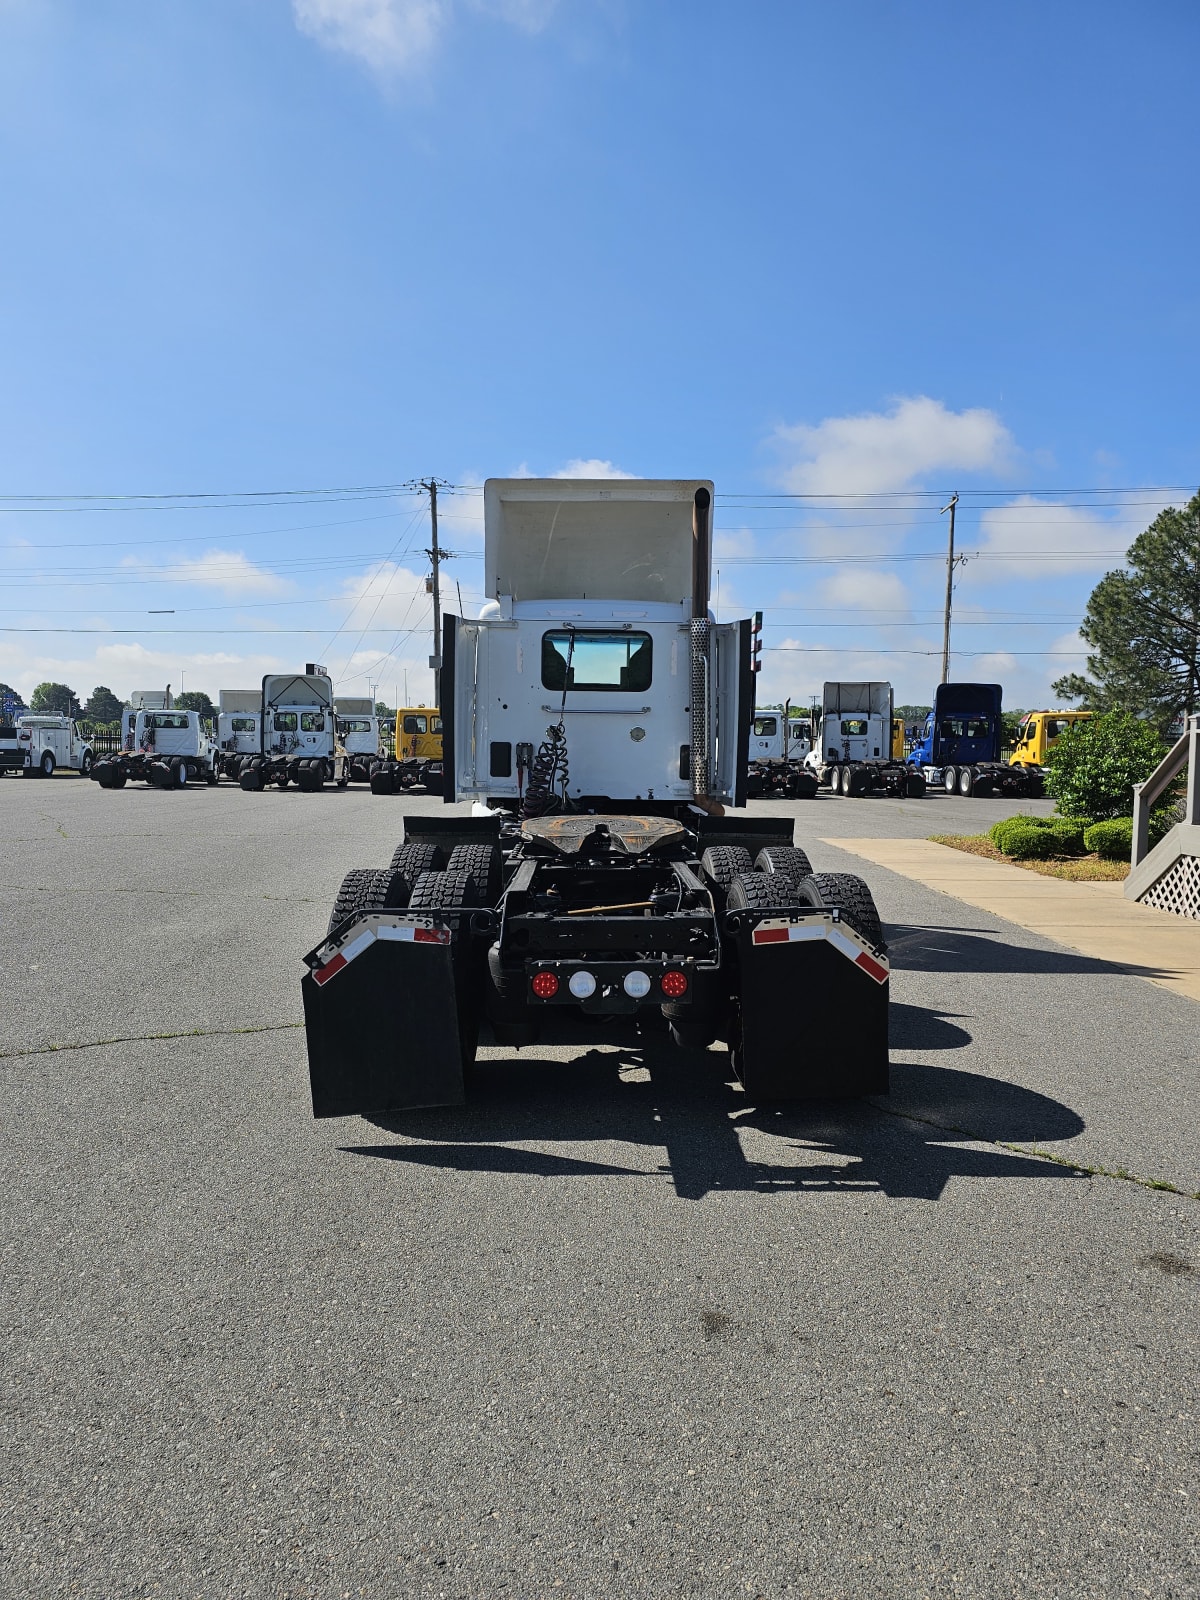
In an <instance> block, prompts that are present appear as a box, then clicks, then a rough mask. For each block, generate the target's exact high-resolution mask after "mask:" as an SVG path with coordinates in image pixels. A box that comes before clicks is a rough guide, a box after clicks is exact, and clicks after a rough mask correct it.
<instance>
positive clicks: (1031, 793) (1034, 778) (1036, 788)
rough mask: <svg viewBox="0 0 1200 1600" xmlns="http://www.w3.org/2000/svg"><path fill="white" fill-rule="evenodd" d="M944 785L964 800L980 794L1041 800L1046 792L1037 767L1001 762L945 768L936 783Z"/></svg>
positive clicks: (951, 792) (949, 792)
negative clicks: (1016, 765)
mask: <svg viewBox="0 0 1200 1600" xmlns="http://www.w3.org/2000/svg"><path fill="white" fill-rule="evenodd" d="M939 780H940V782H941V785H942V787H943V788H944V789H945V791H946V793H947V794H960V795H962V796H963V797H964V798H968V797H969V796H971V795H978V796H979V797H980V798H981V799H982V798H983V797H984V796H985V795H993V794H995V795H1003V796H1004V797H1005V799H1008V800H1015V799H1020V800H1038V799H1040V798H1041V796H1042V795H1043V794H1044V793H1045V791H1046V785H1045V781H1044V779H1043V777H1042V774H1041V772H1040V771H1039V770H1038V769H1037V768H1035V767H1010V766H1007V765H1005V763H1003V762H1001V761H979V762H975V763H973V764H972V765H970V766H955V765H953V764H951V765H950V766H948V767H943V768H942V769H941V771H940V774H939V776H938V777H937V778H935V779H934V780H933V781H934V782H937V781H939Z"/></svg>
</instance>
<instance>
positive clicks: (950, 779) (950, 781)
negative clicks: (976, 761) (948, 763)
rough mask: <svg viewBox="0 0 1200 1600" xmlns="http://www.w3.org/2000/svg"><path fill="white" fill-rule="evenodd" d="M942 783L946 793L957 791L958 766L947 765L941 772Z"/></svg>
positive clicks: (955, 792)
mask: <svg viewBox="0 0 1200 1600" xmlns="http://www.w3.org/2000/svg"><path fill="white" fill-rule="evenodd" d="M942 783H943V785H944V787H945V790H946V793H947V794H957V793H958V768H957V767H947V768H946V770H945V771H944V772H943V773H942Z"/></svg>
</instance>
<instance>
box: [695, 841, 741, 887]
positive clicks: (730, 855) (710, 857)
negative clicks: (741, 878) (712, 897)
mask: <svg viewBox="0 0 1200 1600" xmlns="http://www.w3.org/2000/svg"><path fill="white" fill-rule="evenodd" d="M753 870H754V864H753V862H752V861H751V859H750V852H749V850H744V849H743V848H742V846H741V845H740V844H710V845H709V847H708V849H707V850H705V852H704V854H703V855H702V856H701V857H700V872H701V875H702V876H703V878H704V880H705V882H706V883H708V884H710V885H711V886H712V887H713V888H714V889H715V890H716V891H717V896H718V898H719V899H724V897H725V894H726V892H727V890H728V888H729V885H730V884H731V883H732V882H733V880H734V879H735V878H736V877H737V876H738V874H739V873H741V872H752V871H753Z"/></svg>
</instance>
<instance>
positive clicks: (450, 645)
mask: <svg viewBox="0 0 1200 1600" xmlns="http://www.w3.org/2000/svg"><path fill="white" fill-rule="evenodd" d="M712 500H713V490H712V485H711V484H710V483H706V482H697V481H675V480H671V481H659V480H650V481H638V480H628V481H620V482H614V481H608V480H606V481H575V482H572V481H565V480H562V479H537V478H520V479H490V480H489V481H488V483H487V485H486V486H485V491H484V508H485V544H484V567H485V593H486V594H487V595H488V596H489V597H490V598H489V599H488V600H487V601H486V603H485V604H484V607H483V609H482V612H481V614H480V616H479V617H478V618H476V619H474V620H469V619H466V618H460V617H454V616H449V617H447V618H446V619H445V625H444V632H443V640H442V648H441V656H440V664H441V672H442V680H441V681H442V704H441V707H440V710H441V714H442V717H443V718H444V723H445V727H444V766H445V793H444V796H443V798H444V799H445V800H446V801H447V802H451V803H452V802H463V801H471V802H474V805H473V808H472V814H471V815H469V816H462V815H449V816H445V817H411V816H410V817H406V818H405V819H404V837H403V839H402V840H401V842H400V843H399V844H398V845H397V847H396V849H395V852H394V854H393V856H392V859H391V861H390V862H389V863H388V864H387V865H386V866H383V867H381V868H378V869H373V868H369V867H362V868H355V869H354V870H353V871H351V872H349V873H348V874H347V876H346V878H345V880H344V882H343V883H342V886H341V889H340V890H339V892H338V895H337V898H336V900H335V902H334V905H333V909H332V913H331V915H330V918H329V925H328V930H327V932H325V933H324V934H323V935H322V937H321V939H320V940H319V941H318V943H317V945H316V947H315V948H314V949H313V950H311V951H310V952H309V954H308V955H307V956H306V957H305V964H306V968H307V970H306V973H305V975H304V978H303V982H302V991H303V998H304V1013H305V1028H306V1035H307V1044H308V1062H309V1075H310V1082H311V1088H312V1099H313V1110H314V1114H315V1115H317V1116H344V1115H350V1114H368V1113H376V1112H383V1111H390V1110H397V1109H402V1108H405V1107H415V1106H435V1105H457V1104H460V1103H462V1102H463V1100H464V1098H465V1093H466V1088H465V1086H466V1084H467V1082H468V1078H469V1073H470V1069H471V1065H472V1063H473V1061H474V1057H475V1051H476V1044H477V1038H478V1030H479V1025H480V1019H481V1017H482V1018H485V1019H486V1021H487V1024H488V1026H489V1028H490V1031H491V1036H492V1038H493V1039H494V1040H495V1041H496V1042H497V1043H499V1044H500V1045H508V1046H520V1045H528V1044H533V1043H534V1042H535V1041H536V1040H537V1039H538V1038H539V1036H540V1035H541V1034H542V1032H543V1030H545V1031H547V1032H549V1031H551V1030H555V1032H556V1036H557V1035H558V1033H559V1031H561V1030H562V1029H563V1027H564V1026H569V1027H570V1028H572V1029H573V1031H574V1033H575V1034H576V1036H577V1037H579V1038H580V1040H581V1041H582V1040H586V1039H588V1038H589V1037H591V1038H596V1039H611V1038H612V1037H613V1034H612V1032H611V1031H608V1030H609V1028H610V1024H613V1023H614V1022H617V1023H619V1022H620V1021H621V1020H622V1019H623V1020H624V1021H626V1022H633V1023H637V1024H638V1025H639V1026H640V1028H641V1029H642V1030H643V1031H645V1032H653V1031H656V1030H661V1031H662V1032H664V1033H665V1032H666V1031H667V1030H669V1032H670V1037H671V1038H672V1039H673V1041H674V1042H675V1044H676V1045H678V1046H680V1047H681V1048H683V1049H684V1050H685V1051H692V1052H695V1054H694V1055H693V1057H692V1059H693V1060H694V1064H695V1069H696V1072H697V1075H698V1076H699V1075H701V1074H702V1073H705V1072H706V1058H705V1057H704V1056H703V1055H701V1054H700V1053H699V1052H701V1051H703V1050H704V1049H705V1048H706V1047H707V1046H708V1045H710V1044H711V1043H712V1042H713V1041H715V1040H721V1041H723V1042H724V1043H725V1045H726V1046H727V1047H728V1050H729V1053H730V1057H731V1059H732V1065H733V1068H734V1070H735V1071H736V1073H737V1075H738V1077H739V1078H740V1079H741V1082H742V1084H743V1086H744V1088H745V1091H746V1094H747V1096H748V1097H750V1098H751V1099H754V1100H778V1099H782V1100H789V1099H793V1098H804V1097H808V1096H829V1095H851V1096H855V1095H874V1094H880V1093H883V1092H885V1091H886V1089H887V1086H888V1042H887V1034H888V989H889V966H888V959H887V954H886V950H885V947H884V940H883V933H882V929H881V927H880V922H879V916H878V913H877V912H876V909H875V906H874V903H873V901H872V899H871V894H870V891H869V889H868V888H867V885H866V884H865V883H864V882H863V881H862V880H861V879H860V878H857V877H854V876H852V875H849V874H844V873H814V872H813V871H812V869H811V866H810V863H809V861H808V858H807V856H806V855H805V853H804V851H803V850H801V849H799V848H797V846H796V845H795V844H794V842H793V838H792V826H793V825H792V823H791V821H790V820H787V819H782V818H777V817H756V818H750V817H747V816H746V815H745V814H744V812H743V811H742V810H741V808H742V807H743V806H744V803H745V784H746V771H747V741H748V736H749V731H750V719H751V716H752V711H753V687H752V672H751V639H750V623H749V621H748V620H746V621H743V622H733V623H723V624H718V623H716V622H714V620H713V617H712V614H711V612H710V610H709V571H710V555H711V515H712ZM585 597H586V598H585ZM727 807H730V808H732V812H729V813H727V812H726V808H727ZM798 992H806V993H811V994H819V995H820V996H821V1005H820V1006H817V1007H812V1008H810V1013H809V1020H808V1022H807V1023H806V1026H805V1029H804V1031H803V1034H802V1035H797V1032H796V1029H795V1027H794V1006H793V1005H792V1004H791V1002H792V1000H793V999H794V996H795V995H796V994H797V993H798Z"/></svg>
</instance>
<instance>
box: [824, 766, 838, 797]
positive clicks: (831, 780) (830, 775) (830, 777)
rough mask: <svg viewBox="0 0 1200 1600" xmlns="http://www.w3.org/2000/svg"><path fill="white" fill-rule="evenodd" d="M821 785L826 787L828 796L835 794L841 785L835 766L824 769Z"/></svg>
mask: <svg viewBox="0 0 1200 1600" xmlns="http://www.w3.org/2000/svg"><path fill="white" fill-rule="evenodd" d="M821 781H822V783H824V784H826V785H827V786H828V789H829V792H830V794H837V792H838V789H839V786H840V783H841V772H840V771H839V769H838V768H837V767H836V766H832V767H826V769H825V776H824V778H822V780H821Z"/></svg>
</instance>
